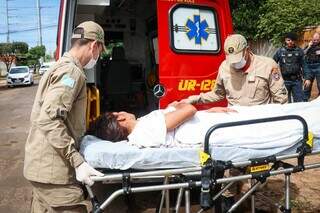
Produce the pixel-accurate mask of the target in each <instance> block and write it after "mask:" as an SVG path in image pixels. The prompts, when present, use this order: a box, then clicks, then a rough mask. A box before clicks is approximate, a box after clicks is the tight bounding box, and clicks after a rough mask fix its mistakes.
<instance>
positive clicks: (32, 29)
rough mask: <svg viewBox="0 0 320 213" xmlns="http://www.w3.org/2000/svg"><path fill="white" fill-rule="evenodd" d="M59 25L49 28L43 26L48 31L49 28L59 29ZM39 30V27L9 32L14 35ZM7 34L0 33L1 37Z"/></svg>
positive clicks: (48, 26)
mask: <svg viewBox="0 0 320 213" xmlns="http://www.w3.org/2000/svg"><path fill="white" fill-rule="evenodd" d="M57 26H58V25H56V24H55V25H47V26H43V27H42V29H48V28H53V27H57ZM36 30H39V28H38V27H34V28H29V29H23V30H12V31H9V33H11V34H13V33H22V32H30V31H36ZM5 34H7V33H0V35H5Z"/></svg>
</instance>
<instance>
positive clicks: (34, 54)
mask: <svg viewBox="0 0 320 213" xmlns="http://www.w3.org/2000/svg"><path fill="white" fill-rule="evenodd" d="M45 54H46V47H45V46H43V45H42V46H35V47H32V48H30V50H29V51H28V53H27V55H26V57H27V65H29V66H30V65H38V64H39V59H40V58H41V57H45Z"/></svg>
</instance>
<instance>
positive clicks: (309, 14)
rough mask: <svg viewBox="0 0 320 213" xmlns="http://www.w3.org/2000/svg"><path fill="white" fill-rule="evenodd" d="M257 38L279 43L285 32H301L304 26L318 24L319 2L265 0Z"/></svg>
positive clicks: (309, 0) (314, 0) (316, 0)
mask: <svg viewBox="0 0 320 213" xmlns="http://www.w3.org/2000/svg"><path fill="white" fill-rule="evenodd" d="M261 10H262V11H265V13H262V14H261V15H260V17H259V21H258V25H257V26H258V28H257V30H258V31H257V36H256V37H257V38H266V39H270V40H271V41H272V42H273V43H276V44H279V43H281V41H282V39H283V36H284V34H285V33H287V32H291V31H294V32H298V33H299V32H301V31H302V29H303V28H304V27H306V26H312V25H319V24H320V19H319V16H320V1H319V0H308V1H305V0H267V1H266V4H264V5H263V6H262V7H261Z"/></svg>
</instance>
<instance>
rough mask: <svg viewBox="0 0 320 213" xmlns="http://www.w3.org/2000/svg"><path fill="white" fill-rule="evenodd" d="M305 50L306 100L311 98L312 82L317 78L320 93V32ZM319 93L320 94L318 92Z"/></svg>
mask: <svg viewBox="0 0 320 213" xmlns="http://www.w3.org/2000/svg"><path fill="white" fill-rule="evenodd" d="M304 52H305V73H306V74H305V83H304V100H305V101H308V100H309V98H310V93H311V88H312V83H313V81H314V79H316V80H317V87H318V91H319V93H320V34H319V33H315V34H314V35H313V37H312V40H311V41H310V43H309V44H308V46H307V47H306V48H305V49H304ZM318 95H319V94H318Z"/></svg>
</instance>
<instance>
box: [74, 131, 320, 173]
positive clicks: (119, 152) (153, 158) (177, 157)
mask: <svg viewBox="0 0 320 213" xmlns="http://www.w3.org/2000/svg"><path fill="white" fill-rule="evenodd" d="M298 145H299V143H296V144H295V145H294V146H292V147H278V148H275V149H247V148H237V147H214V148H212V149H213V150H212V151H211V153H212V155H213V157H214V158H215V159H216V160H224V161H228V160H231V161H233V162H239V161H245V160H248V159H250V158H257V157H266V156H269V155H275V154H276V155H284V154H293V153H295V152H296V148H297V146H298ZM313 149H314V150H318V149H320V138H315V140H314V148H313ZM199 151H200V148H144V149H139V148H137V147H134V146H130V145H128V144H127V142H126V141H122V142H117V143H112V142H109V141H104V140H100V139H98V138H96V137H93V136H90V135H88V136H86V137H84V139H83V141H82V145H81V149H80V152H81V153H82V154H83V156H84V158H85V159H86V161H87V162H88V163H89V164H90V165H91V166H93V167H95V168H107V169H120V170H126V169H129V168H130V169H141V170H149V169H166V168H184V167H192V166H199Z"/></svg>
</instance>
